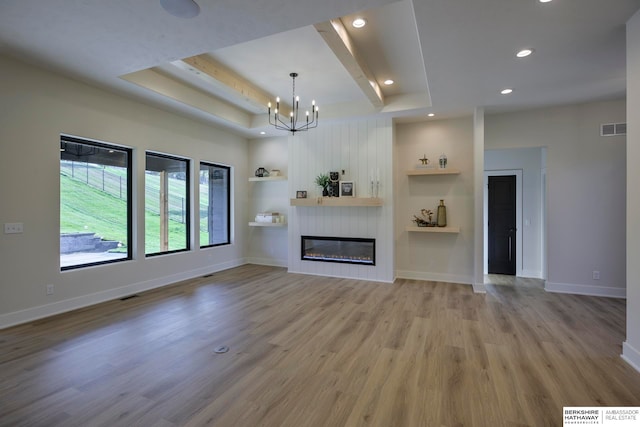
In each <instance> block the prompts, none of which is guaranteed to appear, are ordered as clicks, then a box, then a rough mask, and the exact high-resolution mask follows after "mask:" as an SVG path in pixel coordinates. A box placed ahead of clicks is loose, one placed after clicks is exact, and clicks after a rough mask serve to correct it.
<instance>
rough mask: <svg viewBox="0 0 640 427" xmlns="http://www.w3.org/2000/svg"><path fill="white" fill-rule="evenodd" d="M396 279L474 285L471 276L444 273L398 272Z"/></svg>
mask: <svg viewBox="0 0 640 427" xmlns="http://www.w3.org/2000/svg"><path fill="white" fill-rule="evenodd" d="M396 277H397V278H398V279H413V280H427V281H431V282H446V283H461V284H463V285H472V284H473V279H472V278H471V276H461V275H458V274H442V273H428V272H424V271H409V270H397V271H396ZM483 287H484V285H483Z"/></svg>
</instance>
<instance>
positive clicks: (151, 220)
mask: <svg viewBox="0 0 640 427" xmlns="http://www.w3.org/2000/svg"><path fill="white" fill-rule="evenodd" d="M60 189H61V190H60V233H77V232H92V233H96V234H97V235H98V236H100V237H102V239H104V240H115V241H118V242H121V243H122V244H123V248H121V249H120V250H121V251H126V249H125V248H126V247H127V246H128V245H129V242H128V241H127V214H126V212H127V205H126V202H125V201H124V200H120V199H119V198H117V197H114V196H111V195H109V194H107V193H104V192H102V191H100V190H97V189H95V188H93V187H90V186H88V185H86V184H85V183H83V182H81V181H78V180H75V179H73V178H70V177H67V176H64V175H60ZM141 225H145V252H146V253H156V252H160V216H159V215H154V214H151V213H149V212H146V211H145V224H141ZM186 229H187V228H186V224H181V223H179V222H177V221H169V250H176V249H183V248H184V247H185V242H186ZM201 234H202V233H201ZM205 235H206V233H205Z"/></svg>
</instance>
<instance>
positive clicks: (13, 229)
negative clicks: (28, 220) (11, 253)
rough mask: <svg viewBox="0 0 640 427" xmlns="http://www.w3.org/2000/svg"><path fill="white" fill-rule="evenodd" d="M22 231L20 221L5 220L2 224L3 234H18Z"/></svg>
mask: <svg viewBox="0 0 640 427" xmlns="http://www.w3.org/2000/svg"><path fill="white" fill-rule="evenodd" d="M22 231H23V225H22V223H21V222H6V223H5V224H4V234H20V233H22Z"/></svg>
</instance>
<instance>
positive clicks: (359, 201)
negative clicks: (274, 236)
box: [291, 197, 384, 207]
mask: <svg viewBox="0 0 640 427" xmlns="http://www.w3.org/2000/svg"><path fill="white" fill-rule="evenodd" d="M383 202H384V201H383V200H382V199H381V198H379V197H312V198H308V199H291V206H320V207H321V206H335V207H339V206H365V207H375V206H382V205H383Z"/></svg>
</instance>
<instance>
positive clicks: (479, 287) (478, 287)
mask: <svg viewBox="0 0 640 427" xmlns="http://www.w3.org/2000/svg"><path fill="white" fill-rule="evenodd" d="M471 286H473V292H475V293H476V294H486V293H487V288H486V287H485V286H484V283H472V284H471Z"/></svg>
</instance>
